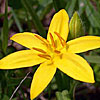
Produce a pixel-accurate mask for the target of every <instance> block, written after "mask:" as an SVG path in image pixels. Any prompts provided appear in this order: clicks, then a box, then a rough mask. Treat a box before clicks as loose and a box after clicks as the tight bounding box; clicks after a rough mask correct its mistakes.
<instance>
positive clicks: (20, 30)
mask: <svg viewBox="0 0 100 100" xmlns="http://www.w3.org/2000/svg"><path fill="white" fill-rule="evenodd" d="M11 12H12V15H13V18H14V20H15V22H16V25H17V27H18V29H19V32H23V29H22V27H21V24H20V21H19V19H18V18H17V15H16V13H15V11H14V10H13V8H11Z"/></svg>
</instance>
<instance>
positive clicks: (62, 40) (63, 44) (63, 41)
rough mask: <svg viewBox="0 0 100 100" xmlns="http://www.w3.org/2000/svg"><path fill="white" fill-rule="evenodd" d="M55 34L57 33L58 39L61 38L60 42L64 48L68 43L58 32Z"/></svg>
mask: <svg viewBox="0 0 100 100" xmlns="http://www.w3.org/2000/svg"><path fill="white" fill-rule="evenodd" d="M54 33H55V34H56V35H57V37H58V38H59V40H60V42H61V44H62V46H65V45H66V41H65V40H64V39H63V38H62V37H61V36H60V34H59V33H57V32H54Z"/></svg>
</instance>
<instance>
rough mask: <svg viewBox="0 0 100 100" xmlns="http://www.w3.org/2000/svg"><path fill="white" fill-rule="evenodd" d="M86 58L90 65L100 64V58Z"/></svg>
mask: <svg viewBox="0 0 100 100" xmlns="http://www.w3.org/2000/svg"><path fill="white" fill-rule="evenodd" d="M84 58H85V59H86V60H87V61H88V62H90V63H96V64H100V56H86V55H84Z"/></svg>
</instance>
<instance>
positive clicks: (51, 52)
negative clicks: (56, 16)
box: [32, 32, 66, 60]
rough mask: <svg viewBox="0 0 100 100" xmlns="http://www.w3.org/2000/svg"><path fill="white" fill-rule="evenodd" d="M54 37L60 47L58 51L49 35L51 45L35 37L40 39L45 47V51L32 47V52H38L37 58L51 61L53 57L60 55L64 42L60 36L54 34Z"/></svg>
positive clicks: (51, 36)
mask: <svg viewBox="0 0 100 100" xmlns="http://www.w3.org/2000/svg"><path fill="white" fill-rule="evenodd" d="M54 35H55V36H56V37H57V38H58V41H59V42H60V44H61V46H62V47H61V48H60V49H57V44H56V42H55V41H56V40H54V36H53V35H52V34H51V33H49V36H50V40H51V44H50V43H49V41H47V40H46V39H44V38H42V37H40V36H38V35H36V37H37V38H38V39H40V40H41V41H42V42H43V43H44V44H45V45H46V47H47V50H46V51H44V50H42V49H39V48H34V47H33V48H32V49H33V50H36V51H38V52H39V54H38V56H39V57H42V58H45V59H47V60H52V59H53V58H54V57H55V56H57V55H60V54H61V50H62V49H63V48H65V46H66V41H65V40H64V39H63V38H62V37H61V36H60V34H59V33H57V32H54Z"/></svg>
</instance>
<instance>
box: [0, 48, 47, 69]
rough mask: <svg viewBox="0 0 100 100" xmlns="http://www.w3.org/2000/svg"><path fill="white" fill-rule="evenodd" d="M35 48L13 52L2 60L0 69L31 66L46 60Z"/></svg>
mask: <svg viewBox="0 0 100 100" xmlns="http://www.w3.org/2000/svg"><path fill="white" fill-rule="evenodd" d="M44 61H45V59H43V58H41V57H39V56H37V54H35V53H34V52H33V50H22V51H18V52H15V53H12V54H10V55H8V56H6V57H4V58H3V59H1V60H0V69H16V68H23V67H31V66H33V65H37V64H40V63H42V62H44Z"/></svg>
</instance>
